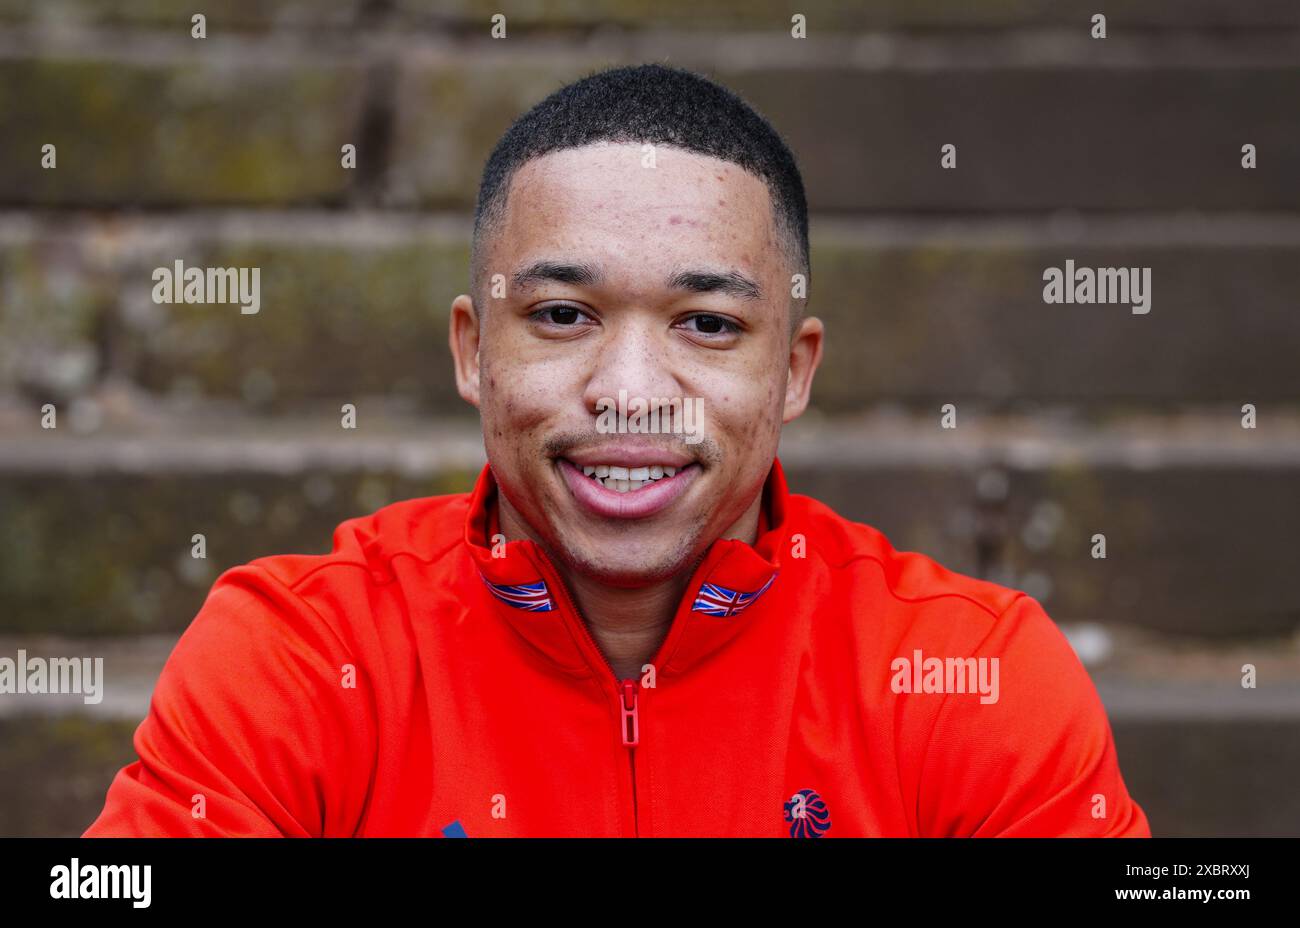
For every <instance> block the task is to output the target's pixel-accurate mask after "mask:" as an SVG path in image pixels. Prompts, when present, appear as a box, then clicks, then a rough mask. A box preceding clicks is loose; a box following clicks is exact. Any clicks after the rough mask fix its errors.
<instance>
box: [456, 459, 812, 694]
mask: <svg viewBox="0 0 1300 928" xmlns="http://www.w3.org/2000/svg"><path fill="white" fill-rule="evenodd" d="M496 499H497V484H496V479H495V478H494V477H493V475H492V469H491V466H490V465H485V466H484V468H483V470H482V471H481V472H480V474H479V476H478V480H477V482H476V483H475V485H474V490H473V492H472V493H471V494H470V497H469V510H468V513H467V514H466V519H465V535H464V540H465V547H466V549H467V550H468V552H469V554H470V557H471V558H472V560H473V562H474V566H475V567H476V568H477V570H478V573H479V577H480V579H481V581H482V582H481V583H479V584H477V589H476V590H475V592H474V593H473V594H472V595H474V596H475V597H476V599H475V601H474V606H475V607H476V609H477V608H482V609H486V610H488V611H490V612H491V613H492V614H493V615H495V616H497V617H498V618H500V619H501V620H503V621H505V622H506V623H508V624H509V625H510V627H511V628H513V629H514V630H515V631H516V632H517V633H518V634H519V635H520V636H522V637H523V638H524V639H525V640H526V641H527V642H528V643H529V644H530V645H532V646H533V647H534V648H536V650H537V651H539V652H540V653H541V654H542V655H544V656H545V657H546V658H548V659H549V660H550V661H552V662H553V663H554V664H555V665H556V666H557V667H558V669H560V670H561V671H563V672H565V673H567V674H570V675H573V676H580V677H587V676H592V675H593V674H594V675H596V676H597V677H598V678H603V679H604V680H605V681H607V682H608V683H609V684H610V685H611V686H613V685H615V683H616V681H615V679H614V675H613V671H612V670H611V668H610V666H609V664H608V662H607V661H606V660H605V658H604V656H603V655H602V654H601V652H600V650H599V648H597V646H596V644H595V642H594V640H593V639H592V637H591V634H590V632H589V631H588V630H587V626H586V623H585V622H584V621H583V620H582V617H581V616H580V615H579V614H578V612H577V608H576V606H575V605H574V603H573V600H572V598H571V596H570V594H569V592H568V590H567V588H566V586H565V584H564V581H563V580H562V579H561V577H560V575H559V573H558V572H557V571H556V569H555V567H554V565H553V564H552V563H551V560H550V558H549V557H547V555H546V554H545V552H543V551H542V549H541V548H540V547H539V546H538V545H537V544H536V543H534V542H533V541H531V540H529V539H522V540H518V541H504V540H502V538H501V536H500V535H498V534H497V523H496ZM788 500H789V489H788V487H787V485H786V480H785V473H784V471H783V470H782V468H781V462H780V461H779V460H776V459H774V460H773V461H772V469H771V471H770V472H769V474H768V477H767V482H766V483H765V484H764V487H763V506H762V509H761V510H760V515H759V526H758V536H757V538H756V539H755V542H754V544H753V545H750V544H746V543H745V542H743V541H738V540H736V539H730V538H728V539H719V540H717V541H715V542H714V543H713V544H712V545H710V547H709V548H708V550H707V551H706V552H705V555H704V557H703V558H702V559H701V561H700V563H699V564H698V565H697V566H696V568H695V570H694V572H693V573H692V575H691V579H690V582H689V583H688V584H687V586H686V592H685V594H684V595H683V596H682V599H681V601H680V602H679V603H678V606H677V611H676V613H675V615H674V617H673V623H672V626H671V628H670V629H669V632H668V635H667V637H666V638H665V639H664V642H663V645H662V646H661V647H660V649H659V651H658V653H657V654H656V656H655V657H654V658H653V659H652V663H653V664H654V666H655V673H656V675H657V676H660V677H662V676H663V675H665V674H681V673H686V672H687V671H688V670H690V669H692V668H693V667H695V666H697V665H698V664H700V663H701V662H703V661H704V660H705V659H706V658H707V657H708V656H709V655H710V654H712V653H713V652H715V651H716V650H718V649H719V648H720V647H722V646H723V645H724V644H726V643H727V642H728V641H729V640H730V639H731V638H732V637H733V636H734V635H736V634H737V633H738V632H740V631H741V630H742V629H743V628H744V627H745V625H746V624H747V623H750V622H753V621H754V619H755V616H756V615H758V614H761V611H762V610H764V609H765V608H769V609H770V608H772V602H771V601H772V600H773V599H774V598H775V597H773V596H771V595H770V593H771V590H772V588H773V587H775V586H776V585H778V584H779V583H780V582H781V578H780V573H781V569H780V565H781V560H782V555H783V553H784V552H786V551H788V550H789V547H788V541H787V535H788V525H787V520H786V513H787V509H788ZM494 535H495V536H496V541H497V542H498V543H496V544H494V538H493V536H494Z"/></svg>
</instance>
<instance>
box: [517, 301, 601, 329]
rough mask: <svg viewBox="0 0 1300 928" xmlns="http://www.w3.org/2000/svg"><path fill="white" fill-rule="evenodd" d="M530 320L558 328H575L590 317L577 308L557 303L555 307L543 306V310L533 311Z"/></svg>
mask: <svg viewBox="0 0 1300 928" xmlns="http://www.w3.org/2000/svg"><path fill="white" fill-rule="evenodd" d="M528 318H530V319H532V320H534V321H536V322H541V323H543V324H545V325H553V326H556V327H557V328H573V327H574V326H576V325H577V324H578V323H580V322H581V321H582V320H583V319H584V318H589V317H588V316H587V314H586V313H585V312H583V311H582V310H581V309H579V308H578V307H576V306H570V305H568V304H566V303H557V304H555V305H554V306H543V307H542V308H541V309H535V310H533V311H532V312H531V313H529V316H528Z"/></svg>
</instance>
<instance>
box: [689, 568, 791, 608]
mask: <svg viewBox="0 0 1300 928" xmlns="http://www.w3.org/2000/svg"><path fill="white" fill-rule="evenodd" d="M775 579H776V574H772V576H770V577H768V578H767V583H764V584H763V586H762V587H760V588H759V589H757V590H755V591H754V592H752V593H741V592H740V591H739V590H729V589H727V588H726V587H725V586H717V585H716V584H713V583H705V584H703V585H702V586H701V587H700V592H699V594H698V595H697V596H696V597H695V605H693V606H691V612H702V613H704V614H705V615H717V616H722V617H723V618H728V617H730V616H733V615H737V614H738V613H741V612H743V611H745V609H747V608H749V606H750V604H752V603H753V602H754V600H756V599H758V598H759V597H760V596H762V595H763V594H764V593H766V592H767V588H768V587H769V586H771V585H772V581H773V580H775Z"/></svg>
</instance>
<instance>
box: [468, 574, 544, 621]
mask: <svg viewBox="0 0 1300 928" xmlns="http://www.w3.org/2000/svg"><path fill="white" fill-rule="evenodd" d="M479 576H480V577H483V575H482V574H479ZM483 582H484V583H486V584H487V588H488V589H489V590H490V591H491V592H492V595H493V596H495V597H496V598H497V599H499V600H501V601H502V602H503V603H505V604H506V605H507V606H513V607H514V608H515V609H522V610H524V611H525V612H550V611H551V610H552V609H554V608H555V601H554V600H552V599H551V591H550V590H548V589H547V588H546V581H545V580H538V581H537V582H536V583H514V584H511V583H492V582H490V581H489V580H488V578H487V577H483Z"/></svg>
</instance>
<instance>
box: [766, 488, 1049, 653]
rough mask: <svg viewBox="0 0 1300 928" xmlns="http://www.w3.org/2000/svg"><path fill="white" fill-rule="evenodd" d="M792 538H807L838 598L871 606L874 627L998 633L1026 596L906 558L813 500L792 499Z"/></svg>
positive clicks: (916, 555) (918, 556)
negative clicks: (934, 626) (931, 626)
mask: <svg viewBox="0 0 1300 928" xmlns="http://www.w3.org/2000/svg"><path fill="white" fill-rule="evenodd" d="M789 511H790V513H791V520H790V521H791V532H802V533H804V534H805V535H806V545H807V556H808V558H809V559H810V560H813V559H815V560H816V562H817V563H815V564H813V565H811V566H812V567H813V569H814V570H816V571H817V572H819V573H821V574H824V575H825V578H826V580H827V581H828V582H829V584H830V589H831V590H832V591H833V595H834V596H836V597H837V598H840V599H841V600H842V601H844V602H846V603H854V604H862V605H865V604H868V603H869V604H870V608H869V610H864V611H869V612H870V615H871V616H872V617H873V619H875V620H877V621H879V620H882V619H884V620H888V621H893V622H900V621H901V622H904V623H906V624H912V623H921V624H922V625H925V624H928V623H933V622H939V623H942V624H943V625H945V626H949V625H952V624H953V623H959V624H961V625H963V626H965V627H966V628H967V629H968V630H969V631H970V632H971V633H979V632H984V633H987V632H989V631H991V630H992V628H993V626H994V624H996V623H997V622H998V621H999V619H1000V617H1003V616H1009V614H1011V613H1017V612H1018V611H1019V610H1013V609H1012V606H1013V604H1016V603H1017V602H1018V601H1019V600H1022V599H1027V598H1028V597H1027V596H1026V594H1025V593H1024V592H1022V591H1020V590H1016V589H1012V588H1010V587H1007V586H1003V585H1001V584H997V583H993V582H991V581H988V580H981V579H979V578H977V577H972V576H970V575H968V574H964V573H961V572H959V571H957V570H953V569H951V568H949V567H947V566H945V565H943V564H941V563H939V562H938V561H937V560H935V559H934V558H932V557H930V556H928V555H926V554H923V553H920V552H916V551H900V550H898V549H897V548H895V547H894V545H893V544H892V543H891V542H890V540H889V538H887V537H886V536H885V535H884V533H882V532H881V531H880V530H878V529H876V528H874V527H872V526H870V525H867V524H865V523H862V522H854V521H852V520H850V519H846V518H844V517H843V516H841V515H839V514H838V513H836V512H835V511H834V510H833V509H831V508H830V507H829V506H827V505H826V504H825V503H822V502H820V501H818V500H815V499H812V498H811V497H807V496H799V495H792V496H791V497H790V510H789Z"/></svg>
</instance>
